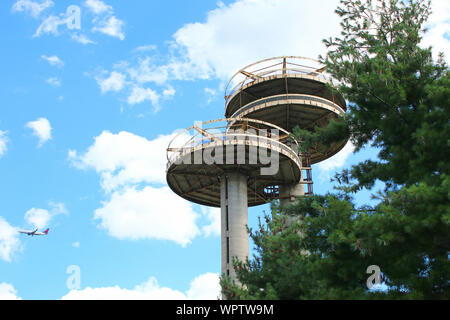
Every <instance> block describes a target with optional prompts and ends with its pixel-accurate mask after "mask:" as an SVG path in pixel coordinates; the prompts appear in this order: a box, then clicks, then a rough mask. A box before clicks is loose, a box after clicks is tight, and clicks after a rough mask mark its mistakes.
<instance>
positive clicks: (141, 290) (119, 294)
mask: <svg viewBox="0 0 450 320" xmlns="http://www.w3.org/2000/svg"><path fill="white" fill-rule="evenodd" d="M219 296H220V285H219V276H218V275H217V274H214V273H205V274H203V275H200V276H198V277H197V278H195V279H194V280H193V281H192V282H191V285H190V288H189V290H187V291H186V292H185V293H183V292H181V291H178V290H174V289H170V288H167V287H161V286H160V285H159V284H158V281H157V280H156V279H155V278H154V277H151V278H150V279H149V280H148V281H146V282H144V283H142V284H140V285H138V286H136V287H135V288H133V289H124V288H120V287H119V286H114V287H101V288H91V287H87V288H85V289H83V290H72V291H70V292H69V293H68V294H66V295H65V296H64V297H62V299H63V300H186V299H188V300H216V299H217V298H218V297H219Z"/></svg>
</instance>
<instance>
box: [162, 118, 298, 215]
mask: <svg viewBox="0 0 450 320" xmlns="http://www.w3.org/2000/svg"><path fill="white" fill-rule="evenodd" d="M295 150H297V146H296V142H295V141H291V138H290V137H289V132H287V131H286V130H284V129H283V128H280V127H277V126H275V125H273V124H270V123H267V122H264V121H259V120H254V119H246V118H241V119H235V118H233V119H219V120H213V121H208V122H204V123H201V124H196V125H194V126H191V127H189V128H187V129H186V130H184V131H182V132H180V133H179V134H178V135H177V136H176V137H175V138H174V139H173V140H172V142H171V143H170V144H169V147H168V149H167V158H168V164H167V171H166V178H167V183H168V185H169V186H170V188H171V189H172V190H173V191H174V192H175V193H177V194H178V195H180V196H181V197H183V198H185V199H187V200H189V201H193V202H196V203H198V204H203V205H208V206H213V207H220V180H221V179H222V178H223V176H224V175H226V173H227V172H241V173H243V174H245V175H246V176H247V186H248V188H247V191H248V195H247V198H248V205H249V206H255V205H260V204H264V203H266V202H267V201H268V200H270V199H273V198H274V196H275V195H274V192H273V188H272V187H275V186H278V185H282V184H292V183H296V182H298V181H299V180H300V177H301V167H302V163H301V159H300V158H299V156H298V154H297V152H296V151H295ZM262 170H266V173H267V174H264V171H262Z"/></svg>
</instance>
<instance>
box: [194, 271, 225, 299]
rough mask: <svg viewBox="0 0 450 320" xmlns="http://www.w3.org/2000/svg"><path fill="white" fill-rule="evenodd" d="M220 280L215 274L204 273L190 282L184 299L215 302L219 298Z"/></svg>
mask: <svg viewBox="0 0 450 320" xmlns="http://www.w3.org/2000/svg"><path fill="white" fill-rule="evenodd" d="M221 290H222V289H221V287H220V278H219V275H218V274H216V273H210V272H209V273H205V274H202V275H200V276H198V277H196V278H195V279H194V280H192V282H191V286H190V288H189V290H188V291H187V292H186V298H187V299H189V300H216V299H218V298H220V297H221Z"/></svg>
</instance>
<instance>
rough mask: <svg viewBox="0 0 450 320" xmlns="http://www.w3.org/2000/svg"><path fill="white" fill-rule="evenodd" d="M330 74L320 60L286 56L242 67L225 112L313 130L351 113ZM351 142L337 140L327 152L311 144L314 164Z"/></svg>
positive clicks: (230, 84)
mask: <svg viewBox="0 0 450 320" xmlns="http://www.w3.org/2000/svg"><path fill="white" fill-rule="evenodd" d="M332 87H333V84H332V80H331V77H330V76H329V75H328V74H327V73H326V68H325V66H324V65H323V64H321V63H320V62H319V61H317V60H314V59H310V58H304V57H297V56H284V57H276V58H271V59H266V60H262V61H259V62H256V63H253V64H251V65H249V66H247V67H245V68H243V69H241V70H239V71H238V72H237V73H236V74H235V75H234V76H233V77H232V78H231V79H230V81H229V82H228V85H227V87H226V91H225V100H226V102H225V116H226V117H238V118H239V117H246V118H252V119H258V120H262V121H267V122H270V123H272V124H274V125H277V126H279V127H282V128H283V129H285V130H287V131H289V132H292V131H293V129H294V128H295V127H296V126H299V127H300V128H302V129H307V130H311V131H312V130H314V127H315V126H319V127H326V126H327V125H328V123H329V121H330V119H333V118H337V117H338V116H340V115H343V114H344V113H345V111H346V102H345V100H344V98H343V97H342V96H341V95H340V94H339V93H337V91H335V90H333V89H332ZM345 144H346V141H342V142H340V143H336V144H333V145H332V146H331V147H330V148H329V149H328V150H327V152H325V153H323V152H322V151H319V150H323V148H322V147H321V146H316V147H315V148H311V149H310V150H309V151H308V153H309V154H310V155H311V162H312V163H317V162H320V161H322V160H325V159H327V158H329V157H331V156H332V155H334V154H335V153H337V152H338V151H340V150H341V149H342V148H343V147H344V146H345Z"/></svg>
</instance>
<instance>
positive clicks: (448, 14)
mask: <svg viewBox="0 0 450 320" xmlns="http://www.w3.org/2000/svg"><path fill="white" fill-rule="evenodd" d="M431 8H432V14H431V16H430V18H429V20H428V22H427V23H426V27H427V28H428V31H427V33H425V35H424V37H423V42H422V45H423V46H424V47H428V46H432V47H433V56H434V58H437V56H438V53H439V52H443V53H444V54H445V59H446V61H449V58H450V2H449V1H445V0H433V1H432V2H431Z"/></svg>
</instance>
